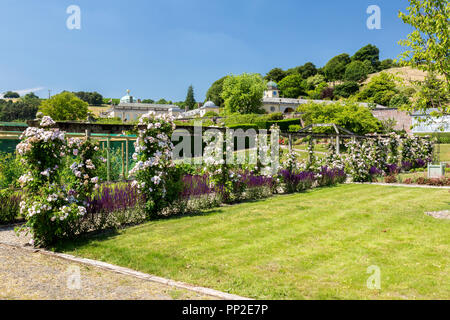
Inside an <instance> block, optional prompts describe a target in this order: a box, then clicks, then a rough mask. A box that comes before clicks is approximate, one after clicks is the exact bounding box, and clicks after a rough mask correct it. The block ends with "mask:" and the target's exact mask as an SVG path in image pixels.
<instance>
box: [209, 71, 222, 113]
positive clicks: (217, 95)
mask: <svg viewBox="0 0 450 320" xmlns="http://www.w3.org/2000/svg"><path fill="white" fill-rule="evenodd" d="M225 78H226V76H225V77H222V78H220V79H219V80H216V81H214V83H213V84H212V85H211V87H210V88H209V89H208V91H207V92H206V100H210V101H212V102H214V104H215V105H216V106H218V107H223V104H224V101H223V99H222V91H223V82H224V81H225Z"/></svg>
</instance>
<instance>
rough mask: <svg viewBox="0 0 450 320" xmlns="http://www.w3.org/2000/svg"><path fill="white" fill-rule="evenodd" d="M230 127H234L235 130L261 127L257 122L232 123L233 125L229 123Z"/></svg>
mask: <svg viewBox="0 0 450 320" xmlns="http://www.w3.org/2000/svg"><path fill="white" fill-rule="evenodd" d="M228 128H229V129H233V130H236V129H243V130H244V131H245V130H249V129H255V130H258V129H259V127H258V125H257V124H252V123H241V124H232V125H229V126H228Z"/></svg>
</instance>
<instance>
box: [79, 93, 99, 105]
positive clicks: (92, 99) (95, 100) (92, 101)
mask: <svg viewBox="0 0 450 320" xmlns="http://www.w3.org/2000/svg"><path fill="white" fill-rule="evenodd" d="M74 94H75V95H76V96H77V97H78V98H80V99H81V100H83V101H84V102H87V103H88V104H89V105H91V106H100V105H102V104H103V96H102V95H101V94H100V93H98V92H96V91H94V92H85V91H78V92H74Z"/></svg>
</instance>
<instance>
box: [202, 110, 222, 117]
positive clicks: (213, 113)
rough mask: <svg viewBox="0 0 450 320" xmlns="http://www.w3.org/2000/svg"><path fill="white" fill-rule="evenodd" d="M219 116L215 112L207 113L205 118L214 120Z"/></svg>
mask: <svg viewBox="0 0 450 320" xmlns="http://www.w3.org/2000/svg"><path fill="white" fill-rule="evenodd" d="M218 116H219V114H218V113H217V112H214V111H208V112H205V114H204V115H203V117H204V118H213V117H218Z"/></svg>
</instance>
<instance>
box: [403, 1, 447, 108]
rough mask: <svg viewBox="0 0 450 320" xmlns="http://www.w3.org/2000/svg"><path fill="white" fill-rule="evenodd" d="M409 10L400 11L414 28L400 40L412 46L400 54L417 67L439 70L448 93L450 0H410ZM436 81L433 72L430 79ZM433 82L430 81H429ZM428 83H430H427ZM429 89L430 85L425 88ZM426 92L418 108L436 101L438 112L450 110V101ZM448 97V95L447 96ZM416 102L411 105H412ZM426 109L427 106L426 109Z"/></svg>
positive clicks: (404, 44) (430, 71)
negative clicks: (444, 101)
mask: <svg viewBox="0 0 450 320" xmlns="http://www.w3.org/2000/svg"><path fill="white" fill-rule="evenodd" d="M409 3H410V5H409V6H408V7H407V8H406V10H407V11H408V12H407V13H403V12H399V17H400V18H401V19H402V20H403V22H404V23H406V24H409V25H411V26H412V27H413V28H414V31H412V32H411V33H410V34H409V35H408V36H407V39H404V40H400V41H399V44H400V45H402V46H404V47H407V48H409V49H408V50H406V51H405V52H403V53H402V54H401V55H400V56H399V58H400V61H402V62H403V63H405V64H407V65H410V66H412V67H417V68H419V69H421V70H424V71H428V73H437V74H440V75H443V76H444V85H443V87H442V89H443V90H444V91H445V92H446V93H444V95H448V94H449V92H450V53H449V51H450V31H449V29H450V28H449V22H448V21H449V19H450V4H449V2H448V0H409ZM426 81H429V82H434V80H433V76H431V78H430V79H428V80H426ZM429 84H430V83H428V85H429ZM425 85H427V84H426V83H425ZM424 90H425V91H428V90H427V89H424ZM431 98H433V97H432V96H430V95H428V94H424V95H422V96H421V99H422V103H421V104H420V105H419V106H414V108H416V109H417V108H419V109H421V108H427V106H428V105H434V107H436V108H437V109H438V111H437V112H438V113H439V114H440V115H443V114H445V113H448V112H450V105H449V104H448V103H447V104H445V103H444V104H440V103H439V102H438V101H439V100H438V99H436V97H434V98H433V101H431V100H429V101H426V102H425V101H423V99H431ZM444 100H445V99H444ZM412 107H413V106H411V108H412ZM422 111H425V110H422Z"/></svg>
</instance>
